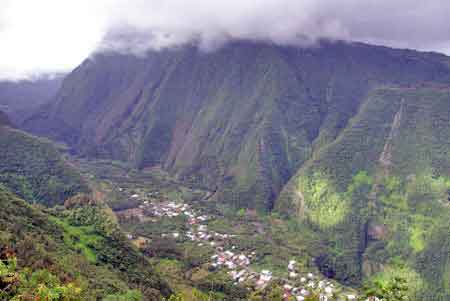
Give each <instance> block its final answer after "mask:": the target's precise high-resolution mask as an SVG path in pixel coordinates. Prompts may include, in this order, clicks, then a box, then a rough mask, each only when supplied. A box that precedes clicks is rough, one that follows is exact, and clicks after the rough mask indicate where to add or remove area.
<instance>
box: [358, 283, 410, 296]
mask: <svg viewBox="0 0 450 301" xmlns="http://www.w3.org/2000/svg"><path fill="white" fill-rule="evenodd" d="M408 290H409V289H408V283H407V281H406V280H405V279H403V278H399V277H394V278H393V279H392V280H391V281H389V282H387V283H382V282H380V281H375V282H374V283H372V284H370V285H369V286H366V288H365V292H364V294H363V296H362V297H361V298H360V300H361V301H365V300H370V301H372V300H373V301H376V300H377V299H379V300H383V301H409V300H410V299H409V296H408Z"/></svg>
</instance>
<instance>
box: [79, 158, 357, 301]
mask: <svg viewBox="0 0 450 301" xmlns="http://www.w3.org/2000/svg"><path fill="white" fill-rule="evenodd" d="M72 163H73V164H74V165H75V166H78V167H80V168H81V170H82V172H83V174H84V175H85V177H88V178H89V179H90V181H91V182H92V183H95V186H96V187H97V188H96V189H95V190H97V189H98V190H99V192H101V194H102V195H104V196H105V200H106V202H107V203H108V204H110V206H111V207H113V208H116V210H115V214H116V216H117V218H118V221H119V223H120V225H121V227H122V229H123V231H125V233H127V238H128V239H129V240H130V241H131V242H132V243H133V244H134V245H135V246H136V247H137V248H139V249H140V250H141V251H142V252H143V253H144V254H145V255H146V256H149V257H150V258H151V260H153V261H154V262H155V264H156V267H157V270H159V271H160V272H161V274H162V275H164V276H165V277H166V279H170V281H169V282H170V283H171V285H172V288H173V290H174V291H177V292H179V294H180V295H182V296H183V298H185V299H186V300H191V299H190V298H192V287H201V288H203V290H206V292H208V291H209V293H210V294H213V295H214V296H215V298H216V299H214V300H218V299H219V298H230V294H232V295H231V296H235V297H234V298H244V296H246V295H248V294H255V295H256V294H258V293H259V294H261V292H263V291H264V290H266V289H267V288H272V287H276V288H277V289H279V290H280V292H281V295H282V297H283V298H286V299H289V298H294V300H298V301H300V300H306V298H308V297H310V298H312V296H318V297H320V296H321V298H322V299H321V300H330V301H331V300H352V298H354V297H356V296H357V290H355V289H353V288H350V287H345V286H342V285H341V284H340V283H339V282H337V281H335V280H333V279H327V278H326V277H324V276H323V275H322V274H321V272H320V271H319V270H318V268H317V266H316V264H315V263H314V256H315V254H308V253H307V251H306V249H305V248H303V247H302V245H303V244H305V243H306V240H303V239H302V236H303V235H305V236H307V235H308V233H307V232H306V231H307V230H306V229H305V230H304V231H305V232H304V233H302V231H301V226H300V224H298V223H296V222H295V220H293V219H291V220H284V219H282V218H281V217H280V216H277V215H276V214H273V215H267V214H264V213H261V212H257V211H255V210H244V209H241V210H238V211H235V210H233V209H232V208H230V207H226V206H217V203H215V202H212V201H211V199H210V198H209V196H210V193H209V192H207V191H204V190H200V189H195V188H189V187H186V186H184V185H183V184H182V183H178V182H177V181H175V180H173V179H171V178H170V177H169V175H167V174H166V173H164V172H163V171H161V170H159V169H153V170H147V171H138V170H135V169H133V168H131V167H129V166H126V165H125V164H123V163H118V162H117V163H114V162H108V161H98V162H96V161H92V160H89V161H88V160H84V159H77V160H72ZM156 179H158V180H156ZM186 200H188V201H186ZM121 204H122V206H121ZM295 227H297V229H296V233H297V234H296V235H295V238H294V235H293V231H292V230H294V229H293V228H295ZM297 231H300V233H299V232H297ZM316 247H317V248H320V247H321V246H320V244H317V246H316ZM233 291H236V292H233ZM239 291H240V293H239ZM235 294H236V295H235ZM239 295H240V296H239ZM192 300H197V299H195V298H194V299H192Z"/></svg>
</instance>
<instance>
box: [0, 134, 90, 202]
mask: <svg viewBox="0 0 450 301" xmlns="http://www.w3.org/2000/svg"><path fill="white" fill-rule="evenodd" d="M0 149H1V152H0V183H3V184H4V185H5V186H7V187H8V188H9V189H10V190H11V191H13V192H14V193H16V194H17V195H19V196H20V197H22V198H24V199H25V200H27V201H29V202H38V203H41V204H44V205H46V206H53V205H56V204H62V203H63V202H64V200H65V199H67V198H69V197H71V196H73V195H75V194H77V193H80V192H88V190H89V188H88V186H87V183H85V181H83V179H82V178H81V176H80V174H79V173H78V172H77V171H76V170H75V169H74V168H72V167H71V166H69V165H68V164H67V163H66V162H65V161H64V160H63V158H62V157H61V155H60V154H59V152H58V150H57V149H56V147H55V146H54V144H52V143H51V142H50V141H48V140H45V139H39V138H36V137H33V136H31V135H29V134H26V133H24V132H21V131H19V130H16V129H13V128H10V127H7V126H4V127H0Z"/></svg>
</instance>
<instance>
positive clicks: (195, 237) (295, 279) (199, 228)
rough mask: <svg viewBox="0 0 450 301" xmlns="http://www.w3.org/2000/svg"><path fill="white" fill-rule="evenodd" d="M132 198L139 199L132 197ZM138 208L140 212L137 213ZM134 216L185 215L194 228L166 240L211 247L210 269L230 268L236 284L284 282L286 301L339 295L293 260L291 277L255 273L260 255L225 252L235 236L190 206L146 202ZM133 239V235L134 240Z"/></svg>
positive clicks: (260, 286)
mask: <svg viewBox="0 0 450 301" xmlns="http://www.w3.org/2000/svg"><path fill="white" fill-rule="evenodd" d="M131 197H132V198H137V197H139V196H138V195H132V196H131ZM136 209H138V210H136ZM132 210H133V211H130V212H133V214H137V215H139V216H144V217H169V218H172V217H177V216H180V215H184V216H186V217H187V224H188V225H189V227H190V229H189V231H187V232H186V233H184V234H183V233H180V232H172V233H165V234H162V237H171V238H173V239H177V240H178V239H188V240H190V241H192V242H196V243H197V246H199V247H202V246H207V245H209V246H211V247H213V248H214V250H215V251H214V254H213V255H212V256H211V262H210V263H209V266H210V269H212V270H217V269H227V270H228V274H229V275H230V277H231V278H232V279H233V281H234V283H235V284H236V285H237V284H244V283H245V284H246V285H251V286H253V287H255V288H256V289H264V288H265V287H266V286H267V285H268V284H269V283H270V282H271V281H273V280H275V279H276V280H277V281H279V282H281V283H282V285H283V291H284V298H285V300H291V299H292V298H294V299H295V300H296V301H303V300H305V299H306V298H307V297H308V296H309V295H311V294H312V293H313V292H314V293H315V294H319V298H320V301H331V300H335V298H334V297H333V296H334V295H335V293H336V290H335V287H334V284H333V283H331V282H330V281H326V280H320V279H318V278H317V277H316V276H315V275H313V274H312V273H308V274H305V275H301V274H300V272H299V271H298V269H297V262H296V261H295V260H290V261H289V263H288V265H287V272H288V273H287V275H288V278H286V279H285V278H279V277H275V276H274V275H273V274H272V272H271V271H270V270H262V271H260V272H256V271H254V270H253V269H252V268H251V267H250V264H251V263H252V261H254V260H256V252H254V251H253V252H247V253H246V252H240V251H238V250H237V247H236V246H231V247H229V248H227V249H225V246H229V245H230V241H229V239H230V238H232V237H233V236H234V235H231V234H223V233H218V232H215V231H209V230H208V226H207V225H205V224H204V222H206V221H208V220H209V219H210V217H208V216H207V215H201V214H198V213H197V212H195V211H194V210H193V209H192V208H191V207H190V206H189V205H188V204H185V203H181V202H180V203H176V202H173V201H165V202H164V201H163V202H151V201H143V203H142V204H141V205H140V206H139V208H135V209H132ZM131 238H132V236H130V239H131ZM345 298H346V299H347V300H350V301H351V300H355V299H356V296H355V295H351V294H348V295H345Z"/></svg>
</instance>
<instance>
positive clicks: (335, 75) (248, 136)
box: [25, 42, 450, 210]
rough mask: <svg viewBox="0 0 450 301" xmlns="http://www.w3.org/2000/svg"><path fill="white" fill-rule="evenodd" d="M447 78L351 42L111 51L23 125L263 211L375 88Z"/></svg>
mask: <svg viewBox="0 0 450 301" xmlns="http://www.w3.org/2000/svg"><path fill="white" fill-rule="evenodd" d="M449 79H450V70H449V68H448V59H447V58H446V57H445V56H443V55H438V54H428V53H420V52H415V51H407V50H395V49H389V48H385V47H375V46H370V45H364V44H357V43H355V44H352V43H342V42H336V43H332V42H323V43H322V45H321V46H320V47H315V48H297V47H280V46H275V45H270V44H265V43H251V42H234V43H230V44H228V45H226V46H224V47H222V48H220V49H218V50H217V51H214V52H208V53H205V52H202V51H200V50H198V49H197V48H195V47H188V46H186V47H182V48H179V49H170V50H164V51H160V52H152V53H150V54H149V55H148V56H147V57H140V58H137V57H134V56H126V55H119V54H113V53H108V54H101V55H98V56H96V57H94V58H92V59H89V60H86V61H85V62H84V63H83V64H82V65H81V66H79V67H78V68H77V69H76V70H75V71H74V72H72V73H71V74H70V75H69V76H68V77H67V78H66V80H65V81H64V83H63V85H62V89H61V90H60V91H59V94H58V97H57V98H56V99H55V101H54V103H53V104H52V105H51V106H49V107H47V108H45V109H44V110H42V111H41V112H40V113H38V114H36V115H34V116H33V117H32V118H30V119H29V120H28V121H27V122H26V123H25V127H26V128H27V129H29V130H31V131H34V132H36V133H39V134H43V135H45V136H49V137H52V138H55V139H56V140H63V141H65V142H67V143H69V144H70V145H71V146H72V147H73V148H74V149H75V150H76V151H78V152H80V153H82V154H85V155H91V156H100V157H108V158H113V159H119V160H123V161H128V162H132V163H134V164H135V166H137V167H140V168H146V167H152V166H162V167H163V168H164V169H165V170H167V171H169V172H171V173H172V174H173V175H176V176H177V177H178V178H180V179H184V180H186V181H190V182H192V183H195V184H201V185H204V186H207V187H208V188H209V189H211V190H216V188H217V195H216V196H217V197H218V198H219V199H221V200H225V201H226V202H228V203H231V204H232V205H234V206H235V207H237V208H240V207H252V208H258V209H261V210H271V209H272V208H273V207H274V202H275V200H276V198H277V196H278V194H279V192H280V191H281V190H282V188H283V186H284V184H286V182H287V181H288V180H289V179H290V177H291V176H292V175H294V174H295V173H296V172H297V170H298V168H299V167H301V166H302V165H303V164H304V163H305V162H306V161H307V160H308V159H310V158H311V156H312V153H313V152H314V151H315V150H316V149H317V148H321V147H323V146H325V145H327V144H329V143H332V142H333V141H334V140H335V139H336V138H337V137H338V136H339V135H340V134H341V132H342V131H343V130H344V129H345V128H346V127H347V126H348V124H349V122H350V120H351V118H352V117H354V116H355V114H357V113H358V112H359V111H360V110H361V109H362V104H363V103H364V99H365V98H366V96H367V95H368V94H370V93H371V91H373V89H376V88H377V87H379V86H384V85H402V86H408V87H409V86H410V87H415V86H417V85H422V84H423V83H433V84H436V85H440V84H445V83H448V81H449ZM385 117H386V119H389V116H388V115H386V116H385ZM383 121H384V120H383Z"/></svg>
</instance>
